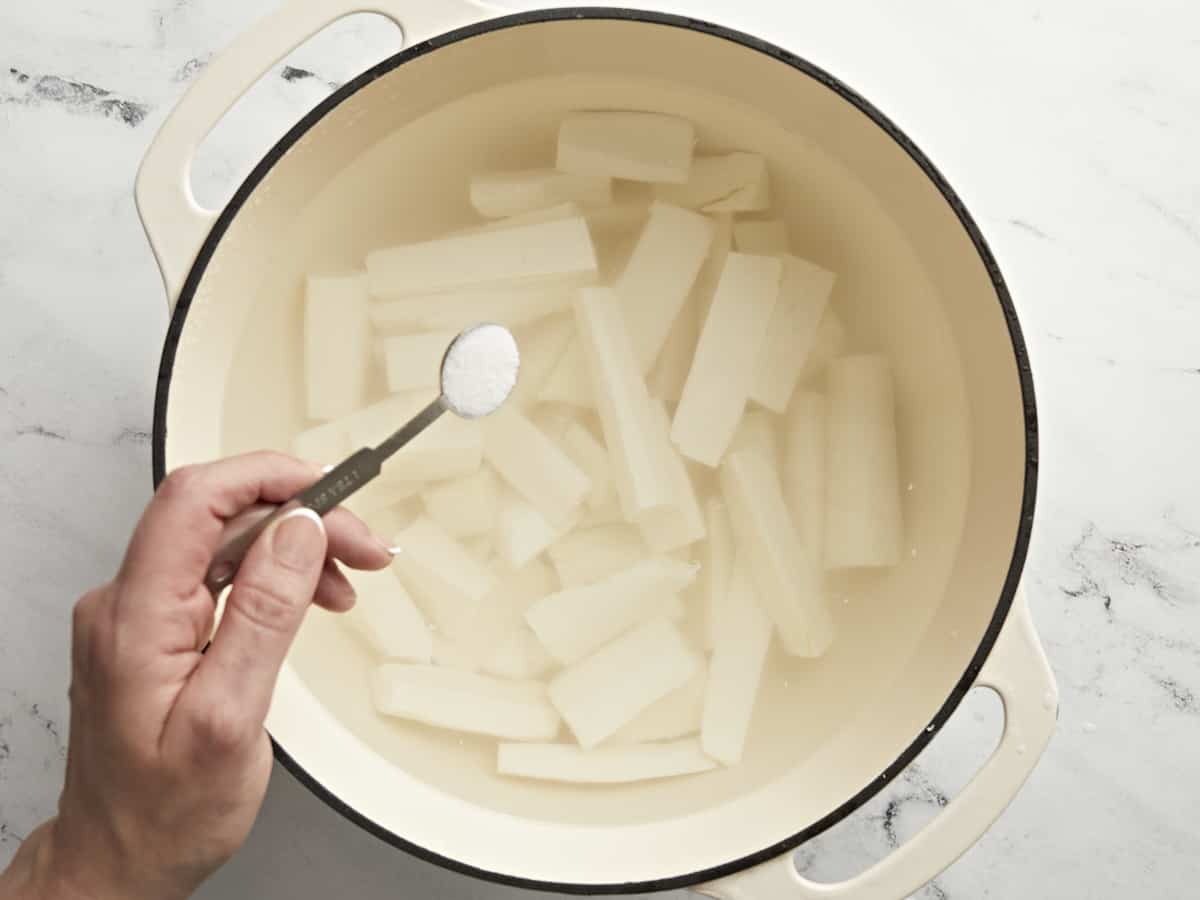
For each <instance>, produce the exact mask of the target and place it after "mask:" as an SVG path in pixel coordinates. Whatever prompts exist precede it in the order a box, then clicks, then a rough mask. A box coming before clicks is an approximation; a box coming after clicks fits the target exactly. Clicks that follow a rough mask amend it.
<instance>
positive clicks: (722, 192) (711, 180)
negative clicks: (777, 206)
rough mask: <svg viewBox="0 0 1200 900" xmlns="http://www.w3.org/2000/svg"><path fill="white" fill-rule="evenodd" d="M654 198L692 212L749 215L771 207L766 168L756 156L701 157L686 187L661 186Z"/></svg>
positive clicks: (732, 154) (682, 185)
mask: <svg viewBox="0 0 1200 900" xmlns="http://www.w3.org/2000/svg"><path fill="white" fill-rule="evenodd" d="M655 196H657V197H658V199H659V200H666V201H667V202H669V203H675V204H678V205H679V206H686V207H688V208H690V209H704V210H706V211H709V212H750V211H755V210H761V209H766V208H767V207H768V206H769V205H770V196H769V191H768V186H767V164H766V161H765V160H764V159H763V158H762V157H761V156H759V155H758V154H757V153H727V154H725V155H723V156H699V157H696V158H695V159H694V160H692V168H691V172H690V173H689V176H688V180H687V183H686V184H680V185H675V184H660V185H657V186H656V187H655Z"/></svg>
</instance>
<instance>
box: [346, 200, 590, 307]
mask: <svg viewBox="0 0 1200 900" xmlns="http://www.w3.org/2000/svg"><path fill="white" fill-rule="evenodd" d="M595 277H596V252H595V250H594V248H593V247H592V238H591V235H590V234H589V233H588V228H587V222H586V220H584V219H583V218H582V217H581V216H577V217H575V218H573V219H557V220H555V221H552V222H542V223H540V224H537V225H522V226H516V227H513V228H501V229H497V230H495V231H485V232H481V233H477V234H465V235H457V236H451V237H444V238H438V239H436V240H432V241H423V242H420V243H416V244H405V245H402V246H399V247H390V248H388V249H386V250H375V251H373V252H371V253H368V254H367V282H368V286H369V289H370V292H371V296H372V297H376V298H378V299H381V300H391V299H395V298H398V297H404V296H408V295H412V294H430V293H436V292H438V291H454V290H461V289H464V288H472V287H483V286H488V287H497V288H500V287H516V286H522V285H527V286H533V287H545V286H547V285H548V284H558V285H561V286H564V287H566V286H578V285H581V284H589V283H591V282H592V281H594V280H595Z"/></svg>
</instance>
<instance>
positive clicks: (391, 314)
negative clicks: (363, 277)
mask: <svg viewBox="0 0 1200 900" xmlns="http://www.w3.org/2000/svg"><path fill="white" fill-rule="evenodd" d="M574 299H575V290H574V288H569V287H563V286H561V285H556V284H552V285H548V286H541V287H536V286H533V287H515V288H501V289H497V290H465V291H452V292H450V293H444V294H420V295H416V296H412V297H401V298H400V299H399V300H377V301H374V302H372V303H371V325H372V326H373V327H374V328H375V330H376V331H377V332H381V333H383V334H385V335H391V334H401V333H406V332H412V331H426V330H438V329H444V330H448V331H453V332H454V333H455V334H457V333H458V332H460V331H462V330H463V329H464V328H466V327H468V326H470V325H475V324H477V323H479V322H498V323H499V324H501V325H505V326H507V327H508V328H516V327H517V326H519V325H525V324H527V323H529V322H535V321H537V320H538V319H542V318H544V317H546V316H551V315H554V314H555V313H560V312H564V311H566V310H569V309H570V306H571V301H572V300H574ZM385 346H386V345H385ZM442 349H443V350H445V348H444V347H443V348H442Z"/></svg>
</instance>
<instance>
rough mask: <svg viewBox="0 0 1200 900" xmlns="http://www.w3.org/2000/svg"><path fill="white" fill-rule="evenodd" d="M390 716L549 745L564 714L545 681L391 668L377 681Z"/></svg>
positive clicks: (379, 703)
mask: <svg viewBox="0 0 1200 900" xmlns="http://www.w3.org/2000/svg"><path fill="white" fill-rule="evenodd" d="M371 681H372V693H373V695H374V699H375V708H376V709H377V710H379V712H381V713H382V714H384V715H385V716H395V717H397V718H401V719H411V720H413V721H416V722H423V723H424V724H426V725H433V726H435V727H438V728H450V729H453V730H455V731H466V732H470V733H472V734H486V735H491V736H493V737H498V738H505V739H507V740H515V741H548V740H552V739H553V738H554V736H555V735H557V734H558V729H559V723H560V719H559V715H558V713H557V712H556V711H555V709H554V707H553V706H552V705H551V704H550V703H549V702H547V699H546V686H545V685H544V684H542V683H541V682H540V681H505V680H501V679H499V678H489V677H487V676H485V675H476V674H474V673H471V672H464V671H460V670H457V669H453V668H448V667H439V666H421V665H409V664H406V663H386V664H384V665H382V666H380V667H379V668H377V669H376V670H375V672H374V673H373V676H372V679H371Z"/></svg>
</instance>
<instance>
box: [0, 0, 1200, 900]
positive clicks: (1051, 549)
mask: <svg viewBox="0 0 1200 900" xmlns="http://www.w3.org/2000/svg"><path fill="white" fill-rule="evenodd" d="M429 2H435V0H429ZM271 5H272V4H271V0H236V2H235V0H123V2H119V3H105V2H101V0H62V2H57V3H6V4H2V5H0V312H2V319H0V509H3V510H4V511H5V513H6V520H5V523H4V524H3V525H2V526H0V604H2V606H0V610H2V612H3V621H4V625H3V627H2V628H0V862H3V861H5V860H6V859H7V858H8V857H9V856H10V855H11V853H12V852H13V851H14V850H15V848H16V846H17V844H18V843H19V842H20V841H21V840H22V837H23V835H25V834H26V833H27V832H28V831H29V830H30V829H31V828H32V827H33V826H34V824H35V823H37V822H38V821H40V820H41V819H43V818H44V817H46V816H47V815H49V814H50V813H51V812H52V811H53V809H54V804H55V800H56V795H57V791H58V786H59V780H60V777H61V774H62V767H63V754H64V749H63V748H64V737H65V722H66V719H67V716H66V713H67V710H66V684H67V626H68V610H69V608H70V606H71V603H72V601H73V599H74V598H75V596H76V595H77V594H78V593H79V592H80V591H81V590H83V589H84V588H85V587H87V586H88V585H90V584H92V583H94V582H98V581H100V580H102V579H104V578H106V577H108V576H109V574H110V573H111V572H112V570H113V568H114V566H115V565H116V562H117V560H118V554H119V553H120V550H121V548H122V545H123V543H124V540H125V537H126V534H127V532H128V530H129V528H130V526H131V524H132V523H133V521H134V519H135V517H136V515H137V513H138V511H139V509H140V507H141V505H142V503H143V502H144V501H145V499H146V498H147V496H148V495H149V491H150V451H149V443H148V434H147V432H148V430H149V428H150V421H151V404H152V399H153V387H154V375H155V369H156V366H157V361H158V353H159V349H160V345H161V341H162V337H163V334H164V330H165V326H166V310H165V307H164V303H163V297H162V290H161V286H160V283H159V280H158V275H157V273H156V270H155V268H154V265H153V263H152V260H151V256H150V253H149V250H148V249H147V246H146V244H145V241H144V239H143V237H142V234H141V230H140V227H139V225H138V222H137V218H136V215H135V212H134V208H133V201H132V194H131V185H132V182H133V177H134V173H135V170H136V167H137V164H138V162H139V160H140V158H141V155H142V152H143V150H144V148H145V146H146V144H147V142H148V141H149V139H150V137H151V135H152V134H153V132H154V130H155V128H156V127H157V126H158V124H159V123H160V122H161V121H162V118H163V117H164V115H165V114H166V112H167V111H168V110H169V109H170V107H171V105H172V104H173V102H174V101H175V99H176V98H177V97H178V96H179V94H180V92H181V91H183V90H184V88H185V86H186V83H187V81H188V80H189V78H191V77H193V76H194V74H195V72H196V71H198V70H199V69H200V68H202V67H203V65H204V64H205V62H206V61H207V60H208V59H209V58H210V56H211V54H212V53H213V52H214V51H215V50H217V49H218V48H219V47H221V46H222V45H223V44H225V43H226V42H228V41H229V40H230V39H231V38H232V37H233V36H234V35H236V34H237V33H238V32H239V31H241V30H242V29H243V28H244V27H245V26H246V25H247V24H248V23H249V22H250V21H252V20H253V19H254V18H255V17H257V16H258V15H259V14H260V13H261V12H263V11H264V10H265V9H267V8H268V7H269V6H271ZM509 5H512V6H515V5H518V4H517V3H516V2H512V3H510V4H509ZM529 5H532V4H529ZM673 6H674V7H675V8H676V9H680V10H682V11H686V12H690V13H694V14H696V15H699V16H703V17H707V18H713V19H717V20H720V21H725V22H727V23H729V24H733V25H737V26H741V27H743V28H745V29H746V30H749V31H752V32H756V33H759V34H761V35H764V36H766V37H769V38H773V39H775V40H776V41H778V42H780V43H783V44H784V45H785V46H788V47H790V48H791V49H793V50H796V51H798V52H800V53H801V54H803V55H806V56H808V57H809V58H810V59H812V60H813V61H814V62H816V63H818V64H820V65H823V66H825V67H826V68H828V69H830V70H831V71H833V72H834V73H836V74H838V75H840V76H842V77H843V78H844V79H845V80H847V81H848V82H849V83H850V84H851V85H852V86H854V87H856V88H857V89H859V90H860V91H861V92H863V93H864V94H866V95H867V96H868V97H869V98H871V99H872V100H873V101H875V102H876V103H877V104H878V105H879V106H880V107H881V108H882V109H884V110H885V111H886V112H887V113H888V114H889V115H891V116H892V117H893V118H894V119H895V120H896V121H897V122H898V123H900V125H901V126H902V127H903V128H904V129H906V130H907V132H908V133H909V134H910V135H911V136H912V137H913V138H914V139H915V140H916V141H917V143H918V144H919V145H921V146H922V147H923V149H924V150H925V151H926V152H927V153H928V154H929V155H930V156H931V157H932V158H933V159H934V161H935V162H936V163H937V164H938V165H939V166H940V167H941V169H942V171H943V172H944V173H945V174H946V176H947V177H948V178H949V180H950V181H951V183H952V184H954V185H955V187H956V188H957V189H958V191H959V192H960V194H961V195H962V196H963V198H964V199H965V201H966V202H967V204H968V206H969V208H970V209H972V211H973V212H974V214H975V215H976V217H977V218H978V220H979V221H980V224H981V225H982V227H983V229H984V231H985V233H986V234H987V237H988V239H989V240H990V241H991V244H992V247H993V249H994V250H995V252H996V255H997V256H998V258H999V260H1000V263H1001V266H1002V267H1003V269H1004V271H1005V273H1006V275H1007V277H1008V280H1009V284H1010V286H1011V288H1012V291H1013V294H1014V296H1015V297H1016V302H1017V305H1018V308H1019V311H1020V314H1021V317H1022V321H1023V324H1024V327H1025V333H1026V337H1027V339H1028V342H1029V344H1030V346H1031V349H1032V354H1033V360H1034V364H1035V374H1036V378H1037V386H1038V397H1039V401H1040V407H1041V419H1042V435H1043V450H1042V459H1043V465H1042V480H1041V487H1040V498H1039V509H1038V525H1037V532H1036V540H1035V543H1034V546H1033V550H1032V553H1031V557H1030V561H1029V566H1028V570H1027V578H1026V584H1027V586H1028V589H1029V593H1030V595H1031V601H1032V605H1033V608H1034V614H1035V617H1036V619H1037V622H1038V626H1039V629H1040V632H1041V634H1042V637H1043V639H1044V641H1045V644H1046V648H1047V650H1048V652H1049V655H1050V658H1051V662H1052V664H1053V666H1054V669H1055V672H1056V674H1057V677H1058V679H1059V683H1060V686H1061V689H1062V714H1061V720H1060V727H1059V731H1058V734H1057V735H1056V736H1055V738H1054V740H1053V742H1052V744H1051V746H1050V748H1049V750H1048V751H1047V753H1046V755H1045V757H1044V758H1043V760H1042V762H1041V764H1040V766H1039V767H1038V769H1037V771H1036V772H1035V773H1034V775H1033V777H1032V778H1031V780H1030V782H1029V783H1028V785H1027V786H1026V788H1025V790H1024V791H1023V792H1022V793H1021V795H1020V796H1019V797H1018V799H1017V800H1016V802H1015V803H1014V804H1013V805H1012V806H1011V807H1010V809H1009V810H1008V812H1007V813H1005V815H1004V816H1003V817H1002V818H1001V820H1000V821H999V822H998V823H997V824H996V826H995V827H994V828H993V829H992V830H991V831H990V832H989V833H988V834H987V836H986V837H985V838H984V839H983V840H982V841H981V842H980V843H979V844H978V845H977V846H976V847H975V848H974V849H973V850H971V851H970V852H969V853H968V854H967V855H966V856H965V857H964V858H963V859H962V860H961V861H960V862H958V863H957V864H956V865H955V866H953V867H952V868H951V869H950V870H949V871H948V872H946V873H945V874H944V875H943V876H942V877H941V878H939V879H938V881H937V882H936V883H935V885H933V886H931V887H929V888H927V889H926V890H925V891H923V892H922V893H921V894H920V895H919V896H921V897H924V898H935V897H939V898H941V897H950V898H963V900H969V898H984V897H996V898H1009V897H1012V898H1017V897H1021V898H1032V897H1047V898H1050V897H1053V898H1056V900H1076V898H1078V900H1085V898H1088V900H1090V898H1098V897H1124V896H1130V895H1133V896H1149V897H1160V898H1182V897H1186V896H1195V892H1196V890H1197V888H1196V885H1197V883H1198V881H1200V824H1198V823H1197V817H1196V814H1195V801H1196V798H1197V797H1200V478H1198V477H1197V476H1196V474H1195V465H1196V461H1197V460H1198V459H1200V181H1198V180H1197V176H1196V172H1197V167H1196V166H1197V164H1196V160H1197V158H1200V62H1198V60H1200V39H1198V38H1197V37H1196V35H1197V34H1200V7H1197V6H1196V5H1195V4H1194V3H1193V2H1190V0H1147V2H1135V0H1107V2H1095V0H1087V2H1085V0H1057V2H1046V0H1042V2H1037V0H1013V2H1009V3H1005V4H989V5H987V6H986V7H984V6H982V5H980V4H964V3H959V2H955V0H916V2H909V3H905V4H894V3H890V2H888V0H843V2H840V3H836V4H833V3H830V4H822V5H821V6H820V7H818V6H815V5H809V4H790V3H789V4H785V3H782V2H779V0H738V2H736V3H735V2H733V0H688V2H683V0H680V2H678V3H675V4H673ZM793 6H794V7H796V8H797V9H796V10H795V11H792V12H788V11H787V9H788V8H791V7H793ZM801 7H803V8H804V10H805V11H804V12H803V13H801V12H800V11H798V10H799V8H801ZM901 7H903V14H901V12H900V9H901ZM394 42H395V35H394V33H388V32H387V31H386V30H384V31H382V32H381V31H379V30H377V29H366V28H364V27H362V26H357V25H353V24H350V25H345V26H343V27H342V28H340V29H338V30H337V31H336V33H334V34H332V35H327V36H325V37H324V38H323V39H320V43H319V44H318V45H314V46H313V47H312V48H311V49H308V50H305V51H302V52H301V53H299V54H297V55H296V56H295V58H293V59H291V60H289V62H290V64H291V65H292V66H294V67H296V68H297V69H304V70H307V71H309V72H312V73H315V74H313V75H312V76H311V77H304V75H303V73H299V72H295V71H293V72H289V73H288V75H289V76H290V77H282V76H283V75H284V70H283V69H282V68H276V70H275V71H274V72H273V73H272V74H271V75H270V76H268V78H267V79H266V83H265V86H264V89H263V90H262V91H260V92H259V93H260V96H259V97H258V98H257V99H256V100H255V101H254V105H253V106H251V107H250V108H249V109H247V110H243V111H242V113H241V114H240V115H239V117H238V118H237V119H235V120H234V122H233V123H232V124H231V125H227V126H225V127H223V128H222V129H221V130H220V133H219V134H217V135H215V137H214V140H213V146H211V147H209V148H207V149H206V151H205V153H204V154H203V155H202V158H201V161H200V167H199V168H200V180H201V182H202V185H201V186H202V188H203V192H204V195H205V196H207V197H210V198H218V199H219V198H220V196H221V194H222V190H224V189H227V187H228V186H229V185H231V184H232V183H233V180H234V179H235V177H237V175H238V174H239V173H241V172H244V171H245V170H246V169H247V168H248V166H249V165H250V164H251V163H252V161H253V160H254V159H255V158H257V156H258V154H259V153H260V152H261V150H262V149H263V148H264V147H265V146H266V145H267V143H268V142H269V141H270V140H271V139H272V138H273V137H275V136H276V135H277V134H278V133H280V132H281V131H282V130H283V129H284V127H285V126H287V125H288V124H290V123H291V122H292V121H294V119H295V117H296V116H297V115H298V114H299V113H300V112H302V111H303V110H304V109H305V108H306V107H307V106H309V105H311V104H312V103H313V102H315V101H316V100H317V99H318V98H319V97H321V96H323V95H324V94H325V93H326V92H327V91H328V90H329V89H330V84H331V83H336V82H338V81H340V80H342V79H344V78H346V77H347V76H348V75H350V74H352V73H353V72H355V71H357V70H358V69H360V68H361V67H362V66H363V65H365V64H366V63H368V62H371V61H374V60H375V59H377V58H379V57H381V56H383V55H384V54H386V52H387V51H388V49H389V48H390V47H391V46H392V45H393V44H394ZM997 727H998V712H997V710H996V709H995V708H994V701H993V702H992V703H989V702H987V701H986V698H974V699H972V700H971V701H970V702H969V703H968V704H967V705H966V706H964V707H963V710H962V711H961V712H960V713H959V714H958V715H957V716H956V718H955V720H954V722H953V724H952V725H951V726H950V727H949V728H948V729H947V730H946V732H945V733H944V734H943V735H941V736H940V737H939V738H938V740H937V741H936V742H935V744H934V745H933V746H932V747H931V748H930V750H929V751H928V752H927V753H926V754H925V755H924V756H923V757H922V758H921V759H920V760H919V762H918V764H917V765H916V766H914V767H913V768H912V770H910V771H909V772H908V773H906V775H905V776H904V778H903V779H902V780H900V781H898V782H897V783H896V784H895V785H894V786H893V788H892V789H891V790H889V791H887V792H886V793H885V794H884V795H883V796H882V797H880V798H878V799H877V800H876V801H875V802H873V803H871V804H870V806H869V807H868V808H867V809H866V810H864V811H863V812H862V813H861V814H859V815H858V816H856V817H855V818H854V819H853V820H851V821H850V822H848V823H846V824H844V825H842V826H839V827H838V828H837V829H835V831H834V832H832V833H830V834H828V835H825V836H823V837H822V838H821V839H819V840H818V841H814V842H813V843H811V844H810V845H808V846H807V847H805V848H803V849H802V851H801V853H800V854H799V860H800V863H801V865H802V866H803V867H804V868H806V869H807V870H808V871H809V872H810V873H811V874H814V875H816V876H819V877H827V878H832V877H837V876H839V875H846V874H849V873H851V872H853V871H855V870H856V869H857V868H861V867H862V866H863V865H864V864H865V863H867V862H868V861H869V860H871V859H875V858H878V857H879V856H880V855H882V854H883V853H885V852H886V850H887V849H888V847H889V846H893V845H895V844H896V842H897V841H902V840H903V839H904V838H905V837H906V836H908V835H910V834H912V833H913V831H914V830H915V829H916V828H917V827H918V826H919V824H920V823H921V822H923V821H926V820H927V819H928V818H929V817H930V816H931V815H933V813H934V812H935V811H936V809H937V808H938V806H939V805H941V804H944V802H945V799H946V797H947V796H952V795H953V792H954V791H955V790H956V789H957V788H958V787H959V786H961V784H962V783H963V782H964V781H965V779H966V778H967V777H969V775H970V773H971V772H972V771H973V767H974V765H975V764H976V762H977V761H978V759H979V758H980V757H981V756H982V755H983V754H984V753H985V751H986V748H987V747H988V746H989V741H991V740H993V739H994V737H995V733H996V729H997ZM331 892H337V894H338V895H340V896H355V897H358V898H362V900H370V898H385V897H388V898H392V897H409V896H411V897H439V898H451V900H453V898H467V897H472V898H485V897H486V898H492V897H502V896H515V893H514V892H510V891H507V890H502V889H497V888H494V887H491V886H487V885H482V884H479V883H476V882H473V881H470V880H467V879H464V878H460V877H457V876H453V875H449V874H446V873H443V872H441V871H440V870H437V869H435V868H433V867H431V866H428V865H426V864H424V863H419V862H416V861H414V860H412V859H409V858H407V857H405V856H404V855H402V854H400V853H398V852H394V851H392V850H390V849H388V848H387V847H385V846H384V845H383V844H380V843H378V842H377V841H375V840H374V839H373V838H371V837H369V836H367V835H366V834H364V833H362V832H359V831H358V830H356V829H355V828H354V827H352V826H350V825H349V824H347V823H346V822H344V821H343V820H341V819H340V818H339V817H338V816H337V815H336V814H334V813H333V812H331V811H329V810H328V809H326V808H325V807H324V806H323V805H322V804H321V803H320V802H319V801H317V800H316V799H314V798H313V797H311V796H309V795H308V794H307V793H306V792H305V791H304V790H303V789H302V788H301V787H299V786H298V785H297V784H296V783H295V782H293V781H292V780H291V779H290V777H289V776H288V775H287V774H286V773H284V772H282V771H280V772H278V773H277V777H276V778H275V779H274V781H273V784H272V788H271V792H270V795H269V798H268V801H267V806H266V810H265V812H264V815H263V817H262V819H261V820H260V822H259V825H258V827H257V829H256V830H255V832H254V834H253V836H252V838H251V840H250V843H249V845H248V846H247V847H246V848H245V850H244V851H243V852H242V853H241V854H240V855H239V856H238V857H237V859H236V860H235V861H234V862H233V863H232V864H231V865H230V866H229V867H228V868H227V869H226V870H224V871H223V872H222V873H221V874H220V875H219V876H218V877H217V878H216V879H215V880H214V881H213V882H212V883H211V884H210V885H209V886H208V887H207V888H206V889H205V890H204V891H203V892H202V896H204V897H211V898H216V897H222V898H241V897H245V898H251V897H253V898H260V900H268V898H275V897H278V898H292V900H297V898H301V900H302V898H310V897H311V898H318V897H320V898H323V897H326V896H329V895H330V894H331Z"/></svg>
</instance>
